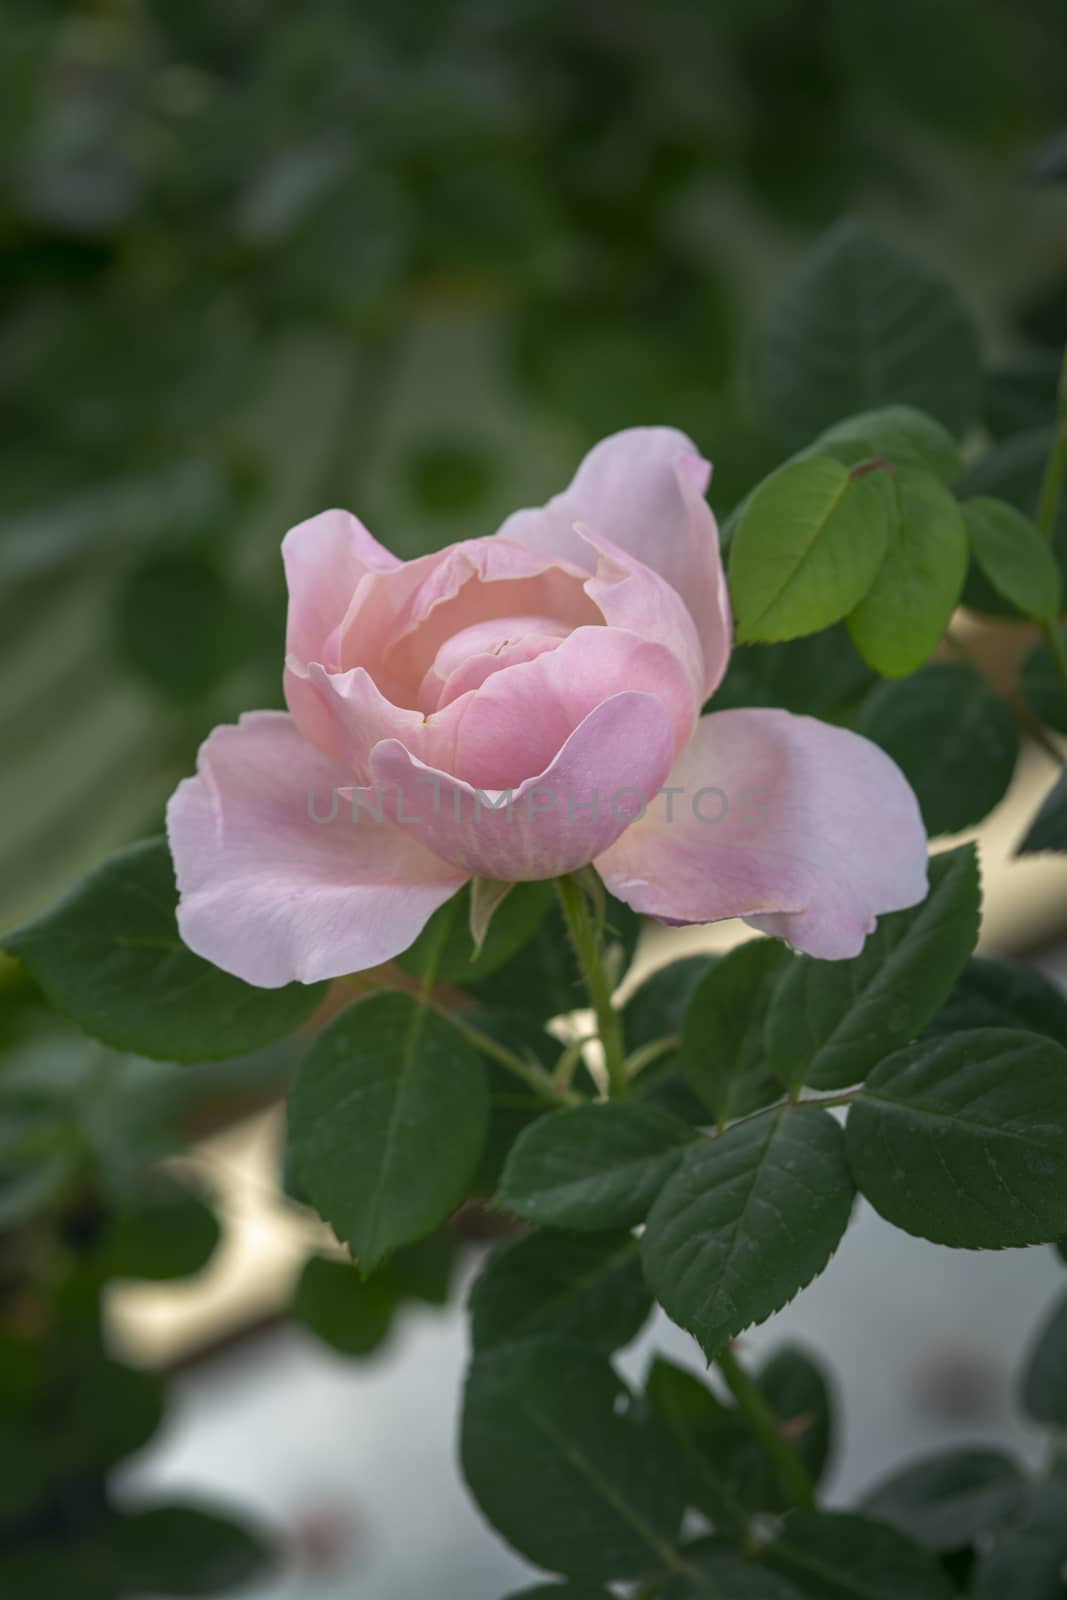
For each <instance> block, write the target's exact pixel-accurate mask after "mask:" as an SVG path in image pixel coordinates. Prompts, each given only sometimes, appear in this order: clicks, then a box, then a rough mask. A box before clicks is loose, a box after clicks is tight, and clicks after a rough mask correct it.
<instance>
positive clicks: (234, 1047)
mask: <svg viewBox="0 0 1067 1600" xmlns="http://www.w3.org/2000/svg"><path fill="white" fill-rule="evenodd" d="M177 903H178V895H177V890H176V888H175V884H174V869H173V867H172V865H171V859H170V852H169V850H168V849H167V845H166V841H165V840H164V839H147V840H145V841H144V842H143V843H141V844H134V845H130V846H129V848H128V849H126V850H120V851H119V853H118V854H117V855H114V856H112V857H111V858H110V860H108V861H105V862H104V863H103V864H102V865H101V866H99V867H97V868H96V869H95V871H93V872H91V873H90V874H89V876H88V877H87V878H85V879H83V881H82V882H81V883H80V884H77V885H76V886H75V887H74V888H73V889H72V890H71V891H70V892H69V893H68V894H67V895H65V896H64V898H63V899H62V900H61V901H60V902H59V904H58V905H56V906H54V907H53V909H52V910H51V911H48V912H46V913H45V915H44V916H43V917H40V918H39V919H38V920H37V921H36V922H31V923H29V924H28V925H27V926H26V927H24V928H20V929H19V930H18V931H17V932H16V933H13V934H11V935H10V936H9V937H8V938H7V939H6V941H5V945H6V948H7V949H8V950H9V951H10V952H11V954H12V955H14V956H17V957H18V959H19V960H20V961H21V962H22V963H23V964H24V965H25V966H26V967H27V969H28V970H29V971H30V973H31V974H32V975H33V977H34V978H35V979H36V980H37V982H38V983H39V984H40V986H41V988H42V989H43V990H44V992H45V994H46V996H47V997H48V999H49V1001H50V1002H51V1004H52V1005H53V1006H54V1007H55V1009H56V1010H57V1011H60V1012H62V1014H63V1015H64V1016H68V1017H71V1018H73V1020H74V1021H75V1022H77V1023H78V1024H79V1026H80V1027H82V1028H84V1029H85V1031H86V1033H90V1034H92V1035H93V1037H94V1038H96V1039H102V1040H103V1041H104V1043H105V1044H110V1045H113V1046H114V1047H115V1049H117V1050H130V1051H133V1052H134V1053H135V1054H136V1055H141V1056H151V1057H154V1058H155V1059H157V1060H164V1061H166V1060H170V1061H212V1060H219V1059H221V1058H223V1057H225V1056H236V1055H243V1054H244V1053H245V1052H247V1051H252V1050H257V1049H259V1047H260V1046H261V1045H265V1044H268V1043H270V1041H271V1040H273V1039H280V1038H282V1037H283V1036H284V1035H286V1034H289V1033H292V1032H293V1031H294V1030H295V1029H296V1028H298V1027H299V1026H300V1024H301V1023H302V1022H304V1021H306V1019H307V1018H308V1017H309V1016H310V1015H311V1013H312V1011H314V1009H315V1007H316V1006H317V1005H318V1003H319V1001H320V1000H321V998H322V996H323V995H324V994H325V992H326V986H325V984H309V985H305V984H300V983H291V984H288V985H287V986H286V987H285V988H284V989H255V988H253V987H252V985H251V984H247V983H242V982H241V980H240V978H233V977H231V976H230V975H229V973H226V972H221V971H220V970H219V968H218V967H213V966H212V965H211V963H210V962H208V961H202V960H201V959H200V957H199V956H194V955H193V953H192V951H191V950H188V949H186V947H185V945H184V944H183V943H182V941H181V939H180V938H179V936H178V925H177V922H176V920H175V908H176V906H177Z"/></svg>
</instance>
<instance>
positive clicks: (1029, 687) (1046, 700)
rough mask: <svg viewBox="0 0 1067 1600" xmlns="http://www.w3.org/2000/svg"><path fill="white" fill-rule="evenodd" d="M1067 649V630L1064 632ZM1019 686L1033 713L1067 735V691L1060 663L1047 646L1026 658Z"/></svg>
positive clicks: (1036, 647) (1063, 636)
mask: <svg viewBox="0 0 1067 1600" xmlns="http://www.w3.org/2000/svg"><path fill="white" fill-rule="evenodd" d="M1060 637H1061V639H1062V640H1063V642H1064V646H1065V648H1067V631H1064V630H1062V629H1061V630H1060ZM1019 687H1020V689H1021V690H1022V692H1023V699H1024V700H1025V701H1026V703H1027V705H1028V706H1029V707H1030V710H1031V711H1032V712H1033V713H1034V714H1035V716H1036V717H1037V718H1038V719H1039V720H1040V721H1041V722H1046V723H1047V724H1048V726H1049V727H1050V728H1055V729H1056V731H1057V733H1067V689H1065V688H1064V685H1063V679H1062V678H1061V677H1060V675H1059V673H1058V672H1057V670H1056V663H1055V662H1054V661H1053V659H1052V657H1051V656H1050V655H1049V653H1048V651H1047V650H1046V648H1045V646H1044V645H1043V644H1037V645H1035V646H1034V648H1033V649H1032V650H1031V651H1029V652H1028V654H1027V655H1026V657H1025V659H1024V661H1023V664H1022V668H1021V670H1020V673H1019Z"/></svg>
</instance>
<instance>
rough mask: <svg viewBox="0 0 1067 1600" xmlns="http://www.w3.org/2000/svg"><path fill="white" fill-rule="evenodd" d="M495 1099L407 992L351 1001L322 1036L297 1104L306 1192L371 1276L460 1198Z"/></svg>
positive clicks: (464, 1047)
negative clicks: (376, 1266)
mask: <svg viewBox="0 0 1067 1600" xmlns="http://www.w3.org/2000/svg"><path fill="white" fill-rule="evenodd" d="M488 1111H489V1096H488V1089H487V1086H486V1077H485V1072H484V1071H483V1068H482V1064H481V1062H480V1061H479V1059H478V1057H477V1056H476V1055H475V1054H474V1052H473V1051H472V1049H471V1047H470V1046H469V1045H468V1044H467V1043H466V1042H465V1040H463V1039H462V1038H461V1037H460V1036H459V1034H458V1033H457V1032H456V1031H455V1029H453V1028H451V1027H450V1026H449V1025H448V1023H447V1022H445V1021H443V1019H442V1018H441V1017H439V1016H437V1015H436V1013H434V1012H433V1011H431V1010H430V1009H429V1008H428V1007H427V1006H425V1005H423V1004H420V1003H419V1002H417V1001H415V1000H413V999H411V998H410V997H409V996H407V995H403V994H395V993H392V994H376V995H371V996H370V998H369V999H367V1000H362V1001H360V1002H359V1004H358V1005H354V1006H351V1007H350V1008H349V1009H348V1010H347V1011H345V1012H344V1013H343V1014H342V1015H341V1016H340V1017H338V1018H337V1020H336V1021H335V1022H333V1023H331V1025H330V1026H329V1027H328V1028H326V1029H325V1030H324V1031H323V1032H322V1033H321V1034H320V1035H319V1037H318V1038H317V1039H316V1041H315V1044H314V1045H313V1047H312V1049H311V1051H310V1052H309V1054H308V1056H307V1059H306V1060H305V1062H304V1064H303V1067H302V1069H301V1072H300V1075H299V1077H298V1079H297V1081H296V1084H295V1086H294V1088H293V1091H292V1093H291V1095H290V1097H289V1142H290V1148H291V1154H292V1159H293V1165H294V1170H295V1172H296V1176H297V1179H298V1181H299V1182H300V1184H301V1186H302V1188H303V1190H304V1192H305V1193H306V1194H307V1195H308V1197H309V1199H310V1200H311V1202H312V1203H313V1204H314V1206H315V1207H316V1208H317V1210H318V1211H319V1212H320V1213H321V1214H322V1216H323V1217H325V1219H326V1221H327V1222H328V1223H329V1224H330V1226H331V1227H332V1228H333V1230H334V1232H335V1233H336V1234H337V1236H338V1238H340V1239H343V1240H344V1241H345V1243H346V1244H347V1245H348V1246H349V1248H350V1249H351V1251H352V1254H353V1255H354V1256H355V1257H356V1259H357V1260H358V1261H359V1263H360V1265H361V1267H363V1268H364V1269H365V1270H367V1271H369V1270H370V1269H371V1268H372V1267H373V1266H374V1264H375V1263H376V1262H377V1261H380V1260H381V1258H382V1257H383V1256H384V1255H386V1254H387V1253H388V1252H389V1251H390V1250H393V1249H395V1248H396V1246H397V1245H402V1244H409V1243H411V1242H412V1241H413V1240H415V1239H419V1238H421V1237H422V1236H423V1235H424V1234H427V1233H429V1232H430V1231H431V1229H433V1228H436V1227H437V1225H438V1224H439V1223H440V1222H442V1221H443V1220H444V1218H445V1217H447V1216H448V1214H449V1212H451V1211H452V1210H453V1209H454V1208H455V1207H456V1206H457V1205H458V1204H459V1202H460V1201H461V1200H462V1198H463V1195H464V1192H465V1190H466V1187H467V1184H468V1182H469V1181H470V1179H471V1177H472V1176H473V1174H474V1171H475V1168H476V1167H477V1164H478V1161H479V1158H480V1156H481V1153H482V1147H483V1145H484V1143H485V1133H486V1123H487V1118H488Z"/></svg>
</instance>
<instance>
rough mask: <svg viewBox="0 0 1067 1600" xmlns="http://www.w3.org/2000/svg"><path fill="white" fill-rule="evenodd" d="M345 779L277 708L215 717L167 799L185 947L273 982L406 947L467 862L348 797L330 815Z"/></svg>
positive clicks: (253, 979)
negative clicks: (457, 862)
mask: <svg viewBox="0 0 1067 1600" xmlns="http://www.w3.org/2000/svg"><path fill="white" fill-rule="evenodd" d="M348 781H349V775H348V774H347V773H346V772H344V771H343V770H341V769H340V768H338V767H336V766H334V765H333V764H332V763H331V762H330V761H328V760H327V759H326V758H325V757H323V756H322V755H321V754H320V753H319V752H318V751H317V750H315V749H313V748H312V746H311V745H309V744H308V743H307V742H306V740H305V739H304V738H303V737H302V736H301V734H300V733H299V731H298V730H297V728H296V726H295V724H294V723H293V721H292V719H291V718H290V717H287V716H286V715H285V714H284V713H283V712H274V711H258V712H253V713H251V714H250V715H248V716H244V717H242V718H241V721H240V723H239V725H238V726H237V727H222V728H216V729H215V731H214V733H212V734H211V735H210V737H209V738H208V739H207V740H206V741H205V743H204V744H203V745H202V746H201V748H200V755H199V759H198V762H197V775H196V777H195V778H186V779H185V781H184V782H183V783H181V784H179V786H178V788H177V790H176V791H175V793H174V794H173V795H172V797H171V801H170V805H169V806H168V808H167V831H168V835H169V838H170V847H171V852H172V854H173V856H174V865H175V870H176V872H177V877H178V888H179V890H180V892H181V901H180V904H179V907H178V927H179V929H180V931H181V936H182V938H183V939H184V940H185V943H186V944H187V945H188V946H189V948H190V949H191V950H194V951H195V952H196V953H197V955H201V956H204V957H205V959H206V960H208V961H212V962H214V964H215V965H216V966H218V967H221V968H222V969H223V970H224V971H225V972H232V973H234V974H235V975H236V976H237V977H239V978H244V979H245V981H246V982H248V983H254V984H258V985H259V986H260V987H262V988H266V989H274V988H278V987H280V986H281V985H282V984H284V983H290V982H291V981H292V980H293V979H297V980H299V981H300V982H302V983H313V982H316V981H317V980H319V979H322V978H334V977H339V976H340V975H341V974H342V973H346V972H357V971H360V970H361V969H363V968H365V967H373V966H377V964H378V963H379V962H381V961H388V960H390V959H391V958H392V957H393V956H395V955H398V954H399V953H400V951H402V950H406V949H407V947H408V945H410V944H411V942H412V941H413V939H414V938H415V937H416V935H417V934H418V933H419V931H420V930H421V929H422V927H423V926H424V924H425V923H426V921H427V919H428V918H429V917H430V916H431V915H432V913H433V912H434V911H435V910H436V909H437V907H438V906H439V905H442V904H443V903H444V901H446V900H447V899H448V898H449V897H450V896H451V895H453V894H454V893H455V892H456V890H457V889H458V888H460V887H461V885H462V884H463V883H464V882H465V881H466V877H467V874H466V873H464V872H462V871H458V870H457V869H456V868H455V867H450V866H448V865H447V864H446V863H445V862H444V861H442V860H441V859H440V857H439V856H436V855H434V854H432V853H431V852H430V851H429V850H427V849H426V848H425V847H424V846H423V845H422V844H421V843H420V841H419V840H418V838H417V837H415V836H414V835H413V834H411V833H409V832H406V831H404V830H402V829H400V828H398V827H396V826H395V824H392V823H390V822H389V821H388V820H387V819H385V820H383V821H382V822H376V821H375V820H374V819H373V817H372V816H370V815H369V814H368V813H367V812H366V811H364V812H362V813H360V816H359V820H358V822H356V823H353V821H352V812H351V807H350V806H346V805H345V803H344V800H343V799H338V801H337V805H336V817H335V818H334V820H332V821H330V820H325V819H328V818H329V817H330V815H331V811H332V810H333V809H334V796H335V794H337V795H341V794H343V793H344V790H343V786H344V785H345V784H346V783H347V782H348ZM312 813H314V815H313V814H312ZM315 817H318V818H321V819H324V820H319V821H316V820H314V819H315Z"/></svg>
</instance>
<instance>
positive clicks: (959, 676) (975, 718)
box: [859, 662, 1019, 834]
mask: <svg viewBox="0 0 1067 1600" xmlns="http://www.w3.org/2000/svg"><path fill="white" fill-rule="evenodd" d="M859 732H860V733H863V734H865V735H866V736H867V738H868V739H873V740H874V742H875V744H880V745H881V747H882V749H883V750H885V751H886V752H887V754H888V755H891V756H892V757H893V760H894V761H895V762H896V763H897V765H898V766H899V767H901V768H902V769H903V772H904V776H905V777H906V778H907V780H908V782H909V783H910V784H911V786H912V788H913V789H914V790H915V793H916V795H917V797H918V800H919V805H920V807H921V808H922V814H923V821H924V822H925V823H926V831H927V832H928V833H930V834H939V833H959V832H960V831H961V830H962V829H964V828H970V827H973V826H974V824H975V823H977V822H981V821H982V819H983V818H984V817H986V816H988V815H989V813H990V811H992V809H993V807H994V806H995V805H997V804H998V803H999V802H1000V801H1001V800H1003V798H1004V796H1005V794H1006V793H1007V791H1008V786H1009V784H1010V783H1011V780H1012V777H1013V776H1014V773H1015V763H1016V761H1017V760H1018V756H1019V732H1018V728H1017V727H1016V723H1015V718H1014V717H1013V715H1012V713H1011V711H1010V709H1009V708H1008V706H1007V705H1006V704H1005V703H1004V701H1003V700H1002V699H1001V698H1000V696H999V695H997V694H994V692H993V690H992V689H991V688H990V687H989V685H988V684H987V683H986V681H985V679H984V678H982V677H981V676H980V675H979V674H978V673H977V672H976V671H975V670H974V668H973V667H971V666H967V665H965V664H964V663H962V662H953V663H948V662H942V663H937V664H935V665H932V666H928V667H923V668H922V669H921V670H920V671H919V672H917V673H915V675H914V676H913V677H911V678H907V679H905V680H904V681H903V682H902V683H884V684H882V685H881V687H880V688H878V689H876V690H875V691H874V693H873V694H872V695H871V696H870V698H869V699H868V701H867V703H866V705H865V706H864V708H863V714H862V716H861V717H860V720H859ZM931 751H936V752H937V759H936V760H931Z"/></svg>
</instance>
